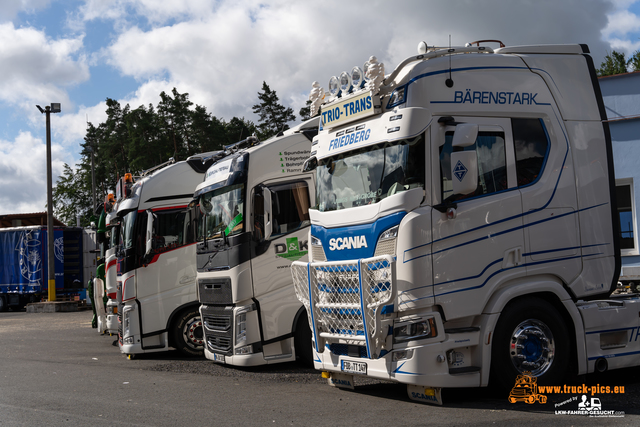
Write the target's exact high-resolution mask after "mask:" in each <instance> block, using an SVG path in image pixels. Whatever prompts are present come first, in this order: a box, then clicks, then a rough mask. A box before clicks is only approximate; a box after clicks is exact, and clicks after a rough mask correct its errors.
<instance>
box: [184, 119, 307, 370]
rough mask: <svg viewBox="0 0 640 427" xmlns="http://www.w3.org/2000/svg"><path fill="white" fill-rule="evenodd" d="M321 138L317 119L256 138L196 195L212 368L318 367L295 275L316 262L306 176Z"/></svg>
mask: <svg viewBox="0 0 640 427" xmlns="http://www.w3.org/2000/svg"><path fill="white" fill-rule="evenodd" d="M317 133H318V119H317V118H316V119H312V120H310V121H308V122H305V123H303V124H301V125H299V126H297V127H295V128H293V129H289V130H287V131H285V132H283V133H281V134H279V135H277V136H275V137H273V138H271V139H269V140H267V141H264V142H259V141H258V140H257V139H256V138H255V137H250V138H248V139H246V140H244V141H240V142H238V143H236V144H234V145H232V146H228V147H225V152H224V153H221V154H220V155H219V156H217V157H216V163H214V164H213V165H212V166H211V167H210V168H209V170H208V171H207V174H206V177H205V179H204V182H202V183H200V185H198V187H197V188H196V190H195V193H194V201H193V206H194V207H195V206H197V209H198V213H201V215H202V220H201V221H200V224H201V228H200V231H199V237H198V244H197V248H196V253H197V262H196V265H197V269H198V297H199V300H200V303H201V304H202V305H201V306H200V313H201V315H202V320H203V332H204V343H205V349H204V354H205V356H206V357H207V358H208V359H210V360H213V361H216V362H220V363H226V364H230V365H237V366H255V365H264V364H270V363H280V362H288V361H293V360H296V357H299V358H300V359H302V360H303V361H305V362H307V363H309V364H311V360H312V355H311V331H310V330H309V326H308V322H307V317H306V314H305V310H304V307H303V306H302V304H301V303H300V302H299V301H298V300H297V298H296V295H295V291H294V289H293V284H292V281H291V273H290V271H289V270H290V266H291V262H292V261H295V260H299V259H303V260H305V261H306V260H307V259H308V258H307V253H308V241H307V236H308V231H309V225H310V220H309V206H310V204H311V203H312V202H313V201H314V200H315V184H314V180H313V175H312V174H311V173H302V172H301V170H302V165H303V163H304V161H305V160H306V159H307V158H308V157H309V153H310V148H311V140H312V138H313V136H315V135H316V134H317ZM194 209H195V208H194ZM194 216H195V215H194Z"/></svg>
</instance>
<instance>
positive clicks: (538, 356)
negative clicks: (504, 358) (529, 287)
mask: <svg viewBox="0 0 640 427" xmlns="http://www.w3.org/2000/svg"><path fill="white" fill-rule="evenodd" d="M509 356H510V358H511V362H512V363H513V366H514V367H515V368H516V369H517V370H518V372H520V373H524V372H531V375H532V376H536V377H537V376H540V375H543V374H544V373H545V372H547V371H548V370H549V368H551V365H552V364H553V359H554V357H555V341H554V339H553V334H552V333H551V329H549V327H548V326H547V325H546V324H544V323H543V322H541V321H539V320H535V319H527V320H525V321H523V322H522V323H520V324H519V325H518V326H517V327H516V328H515V329H514V331H513V333H512V334H511V340H510V342H509Z"/></svg>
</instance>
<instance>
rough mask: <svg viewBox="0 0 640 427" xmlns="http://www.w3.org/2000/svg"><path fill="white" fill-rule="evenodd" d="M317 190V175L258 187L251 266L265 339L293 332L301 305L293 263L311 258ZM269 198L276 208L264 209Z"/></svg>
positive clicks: (272, 205)
mask: <svg viewBox="0 0 640 427" xmlns="http://www.w3.org/2000/svg"><path fill="white" fill-rule="evenodd" d="M312 191H313V187H312V182H311V180H310V179H303V178H300V179H299V180H295V179H294V180H291V181H288V182H285V183H282V182H279V183H278V182H275V183H273V184H269V183H267V184H266V185H260V186H258V187H256V188H255V189H254V192H253V194H254V196H253V203H252V205H253V220H254V223H253V228H254V230H255V231H254V238H256V239H257V240H258V241H259V242H258V244H257V247H258V250H257V251H256V256H254V257H253V258H252V259H251V271H252V275H253V292H254V296H255V298H256V299H257V300H258V302H259V304H260V315H261V321H262V334H263V336H262V339H263V340H264V341H268V340H270V339H273V338H277V337H280V336H282V335H286V334H289V333H291V327H292V326H293V320H294V317H295V315H296V313H297V311H298V309H299V308H300V302H299V301H298V299H297V298H296V296H295V292H294V289H293V283H292V279H291V271H290V268H291V263H292V262H293V261H307V260H308V259H309V257H308V255H307V254H308V252H309V242H308V235H309V228H308V227H309V225H310V220H309V205H310V197H309V195H310V192H312ZM269 199H271V209H270V210H269V209H264V208H263V205H264V201H265V200H267V201H268V200H269ZM265 217H266V218H265ZM269 223H270V225H269ZM268 228H270V233H269V230H268ZM265 236H267V237H266V238H265ZM265 355H266V353H265Z"/></svg>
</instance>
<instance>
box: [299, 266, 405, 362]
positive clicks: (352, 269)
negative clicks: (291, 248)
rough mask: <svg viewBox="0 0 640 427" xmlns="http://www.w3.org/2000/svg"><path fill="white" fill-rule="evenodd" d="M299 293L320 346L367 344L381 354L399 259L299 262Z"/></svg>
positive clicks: (370, 350) (369, 349)
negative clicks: (383, 319)
mask: <svg viewBox="0 0 640 427" xmlns="http://www.w3.org/2000/svg"><path fill="white" fill-rule="evenodd" d="M291 274H292V276H293V284H294V289H295V291H296V296H297V297H298V299H299V300H300V302H302V304H303V305H304V306H305V309H306V310H307V317H308V320H309V325H310V326H311V330H312V331H313V336H314V340H315V347H316V351H317V352H319V353H321V352H322V351H324V347H325V342H326V341H329V342H331V343H337V342H341V343H347V344H356V345H363V344H364V345H366V348H367V357H368V358H370V359H376V358H378V357H379V355H380V351H381V349H382V345H383V343H384V341H385V339H386V332H387V331H386V330H383V329H384V328H382V327H381V323H382V322H381V311H382V307H383V306H384V305H387V304H390V303H392V301H393V300H394V298H395V295H396V290H395V259H394V257H392V256H390V255H382V256H378V257H373V258H367V259H360V260H354V261H340V262H313V263H304V262H299V261H297V262H294V263H293V265H292V267H291Z"/></svg>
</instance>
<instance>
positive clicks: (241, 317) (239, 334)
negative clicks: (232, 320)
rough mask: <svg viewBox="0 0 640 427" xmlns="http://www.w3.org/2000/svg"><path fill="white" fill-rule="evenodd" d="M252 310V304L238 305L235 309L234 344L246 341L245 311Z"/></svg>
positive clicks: (253, 308) (253, 307)
mask: <svg viewBox="0 0 640 427" xmlns="http://www.w3.org/2000/svg"><path fill="white" fill-rule="evenodd" d="M253 310H255V306H254V305H253V304H252V305H246V306H244V307H238V309H237V310H236V316H235V317H236V340H235V345H236V346H238V345H240V344H242V343H244V342H246V341H247V313H248V312H250V311H253Z"/></svg>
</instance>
